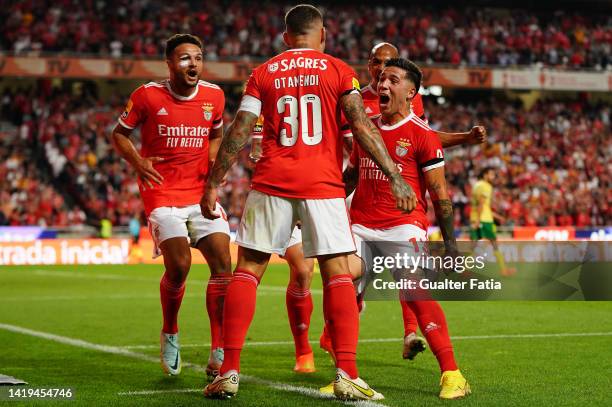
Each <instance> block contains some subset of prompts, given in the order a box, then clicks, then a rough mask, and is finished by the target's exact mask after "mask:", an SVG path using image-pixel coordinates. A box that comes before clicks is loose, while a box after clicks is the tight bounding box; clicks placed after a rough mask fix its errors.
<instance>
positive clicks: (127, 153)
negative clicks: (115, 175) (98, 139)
mask: <svg viewBox="0 0 612 407" xmlns="http://www.w3.org/2000/svg"><path fill="white" fill-rule="evenodd" d="M131 134H132V130H131V129H128V128H126V127H123V126H122V125H120V124H117V125H116V126H115V128H114V129H113V131H112V133H111V135H110V140H111V144H112V145H113V147H114V148H115V151H117V153H118V154H119V155H120V156H121V157H123V159H125V160H126V161H127V162H128V163H129V164H130V165H131V166H132V168H134V170H135V171H136V173H137V174H138V177H139V178H140V179H141V180H142V183H143V184H144V187H145V188H153V186H154V185H153V184H154V183H155V184H158V185H161V183H162V181H163V180H164V177H162V176H161V174H160V173H159V172H157V170H156V169H155V168H153V164H154V163H156V162H160V161H163V158H161V157H142V156H141V155H140V153H139V152H138V150H136V147H134V143H132V140H130V135H131Z"/></svg>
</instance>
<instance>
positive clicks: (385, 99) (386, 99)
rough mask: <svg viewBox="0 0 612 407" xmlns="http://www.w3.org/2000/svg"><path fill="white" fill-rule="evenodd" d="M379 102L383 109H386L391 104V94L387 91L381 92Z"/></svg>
mask: <svg viewBox="0 0 612 407" xmlns="http://www.w3.org/2000/svg"><path fill="white" fill-rule="evenodd" d="M378 104H379V106H380V110H381V111H382V110H385V109H386V108H387V107H389V105H390V104H391V95H390V94H389V93H387V92H383V93H380V94H379V95H378Z"/></svg>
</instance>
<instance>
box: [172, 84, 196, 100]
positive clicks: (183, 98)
mask: <svg viewBox="0 0 612 407" xmlns="http://www.w3.org/2000/svg"><path fill="white" fill-rule="evenodd" d="M166 89H168V92H170V94H171V95H172V97H174V98H175V99H178V100H183V101H185V100H191V99H193V98H194V97H196V95H197V94H198V90H200V81H198V84H197V86H196V89H195V90H194V91H193V93H192V94H191V95H189V96H181V95H179V94H178V93H175V92H174V91H173V90H172V87H171V86H170V81H169V80H167V81H166Z"/></svg>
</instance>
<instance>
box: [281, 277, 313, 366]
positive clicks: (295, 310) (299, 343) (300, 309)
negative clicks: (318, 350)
mask: <svg viewBox="0 0 612 407" xmlns="http://www.w3.org/2000/svg"><path fill="white" fill-rule="evenodd" d="M285 302H286V303H287V315H288V316H289V326H290V327H291V333H292V334H293V341H294V342H295V356H296V357H298V356H302V355H305V354H307V353H311V352H312V348H311V347H310V342H309V341H308V328H309V327H310V316H311V315H312V295H311V294H310V290H302V289H301V288H299V287H298V286H297V285H294V284H290V285H288V286H287V294H286V296H285Z"/></svg>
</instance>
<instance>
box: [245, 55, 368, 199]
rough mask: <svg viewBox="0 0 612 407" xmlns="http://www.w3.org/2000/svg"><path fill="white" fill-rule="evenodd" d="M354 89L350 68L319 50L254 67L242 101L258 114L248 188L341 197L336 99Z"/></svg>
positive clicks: (287, 194)
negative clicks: (259, 135)
mask: <svg viewBox="0 0 612 407" xmlns="http://www.w3.org/2000/svg"><path fill="white" fill-rule="evenodd" d="M358 90H359V82H358V81H357V77H356V74H355V72H354V71H353V69H352V68H350V67H349V66H348V65H347V64H345V63H344V62H342V61H340V60H339V59H337V58H334V57H332V56H330V55H327V54H325V53H322V52H319V51H315V50H312V49H291V50H288V51H285V52H283V53H281V54H279V55H277V56H275V57H274V58H271V59H270V60H268V61H267V62H265V63H264V64H262V65H260V66H259V67H257V68H256V69H255V70H254V71H253V73H252V74H251V77H250V78H249V80H248V82H247V85H246V89H245V94H244V97H243V103H242V104H241V108H240V109H241V110H248V111H252V112H253V113H255V114H259V111H256V110H257V109H253V110H250V109H247V108H245V107H244V106H245V103H246V102H247V101H249V103H250V102H251V101H253V100H255V101H258V103H259V105H258V108H259V109H260V111H261V113H262V114H263V118H264V119H263V141H262V158H261V160H260V161H259V162H258V163H257V167H256V170H255V174H254V175H253V185H252V188H253V189H255V190H257V191H261V192H264V193H266V194H269V195H275V196H282V197H288V198H308V199H325V198H344V196H345V194H344V184H343V182H342V148H343V141H342V137H341V136H340V131H339V124H338V123H340V107H339V103H338V101H339V100H340V98H341V97H342V96H343V95H345V94H347V93H350V92H353V91H355V92H357V91H358Z"/></svg>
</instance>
